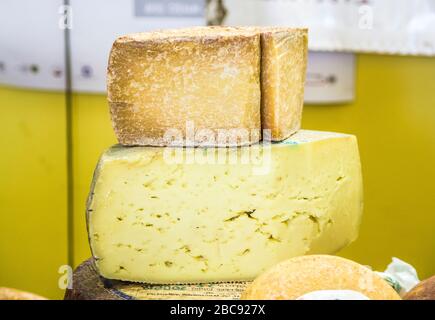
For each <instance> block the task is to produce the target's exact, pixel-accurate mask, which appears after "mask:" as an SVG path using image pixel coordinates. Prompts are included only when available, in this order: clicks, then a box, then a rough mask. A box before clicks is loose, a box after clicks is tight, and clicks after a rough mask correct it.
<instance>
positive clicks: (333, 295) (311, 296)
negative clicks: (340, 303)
mask: <svg viewBox="0 0 435 320" xmlns="http://www.w3.org/2000/svg"><path fill="white" fill-rule="evenodd" d="M296 300H370V299H369V298H368V297H367V296H366V295H364V294H362V293H361V292H358V291H354V290H319V291H313V292H309V293H307V294H304V295H303V296H301V297H299V298H297V299H296Z"/></svg>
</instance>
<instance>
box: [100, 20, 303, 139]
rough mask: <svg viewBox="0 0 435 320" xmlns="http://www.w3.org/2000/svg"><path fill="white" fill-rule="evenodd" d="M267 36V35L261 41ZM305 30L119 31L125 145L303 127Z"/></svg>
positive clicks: (118, 89)
mask: <svg viewBox="0 0 435 320" xmlns="http://www.w3.org/2000/svg"><path fill="white" fill-rule="evenodd" d="M260 39H261V41H260ZM306 64H307V30H306V29H291V28H277V27H238V28H231V27H196V28H189V29H179V30H166V31H161V32H152V33H139V34H132V35H128V36H124V37H120V38H118V39H117V40H116V42H115V43H114V45H113V48H112V52H111V55H110V61H109V72H108V98H109V104H110V108H111V114H112V122H113V126H114V129H115V133H116V135H117V137H118V140H119V142H120V143H121V144H123V145H150V146H167V145H209V146H216V145H217V146H237V145H249V144H252V143H256V142H258V141H259V140H260V139H261V134H260V130H261V129H267V130H270V131H268V132H266V134H267V136H266V138H267V139H270V134H271V139H272V140H273V141H282V140H284V139H286V138H288V137H289V136H290V135H291V134H293V133H295V132H296V131H297V130H299V129H300V124H301V117H302V107H303V95H304V82H305V72H306Z"/></svg>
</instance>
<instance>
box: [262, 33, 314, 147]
mask: <svg viewBox="0 0 435 320" xmlns="http://www.w3.org/2000/svg"><path fill="white" fill-rule="evenodd" d="M260 32H261V56H262V59H261V90H262V104H261V116H262V128H263V129H268V130H270V132H271V133H270V134H271V137H272V141H282V140H285V139H287V138H288V137H290V136H291V135H292V134H294V133H295V132H296V131H297V130H299V129H300V128H301V119H302V110H303V106H304V87H305V75H306V69H307V52H308V50H307V46H308V44H307V43H308V32H307V30H306V29H288V28H261V29H260Z"/></svg>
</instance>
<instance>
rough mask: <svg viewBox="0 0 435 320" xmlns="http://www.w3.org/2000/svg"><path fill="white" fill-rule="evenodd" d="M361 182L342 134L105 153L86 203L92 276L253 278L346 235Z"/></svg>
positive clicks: (337, 243) (339, 242)
mask: <svg viewBox="0 0 435 320" xmlns="http://www.w3.org/2000/svg"><path fill="white" fill-rule="evenodd" d="M362 207H363V201H362V178H361V166H360V160H359V154H358V146H357V140H356V138H355V137H354V136H352V135H345V134H337V133H326V132H315V131H300V132H298V133H296V134H295V135H293V136H292V137H291V138H289V139H287V140H285V141H284V142H280V143H274V144H271V145H270V144H269V145H267V144H264V145H263V144H258V145H253V146H251V147H238V148H169V147H168V148H156V147H134V148H129V147H121V146H115V147H113V148H112V149H110V150H108V151H107V152H106V153H105V154H104V155H103V156H102V158H101V160H100V162H99V165H98V167H97V169H96V172H95V176H94V180H93V184H92V190H91V193H90V196H89V201H88V206H87V215H88V217H87V219H88V232H89V240H90V245H91V249H92V252H93V256H94V258H95V259H96V265H97V267H98V269H99V272H100V273H101V275H102V276H103V277H105V278H109V279H118V280H127V281H137V282H147V283H158V284H162V283H163V284H164V283H196V282H198V283H203V282H222V281H242V280H252V279H254V278H255V277H257V276H258V275H259V274H260V273H262V272H263V271H265V270H266V269H268V268H269V267H271V266H273V265H274V264H276V263H278V262H280V261H283V260H286V259H288V258H291V257H295V256H299V255H303V254H307V253H328V254H329V253H334V252H336V251H338V250H340V249H341V248H343V247H345V246H346V245H347V244H349V243H350V242H352V241H353V240H355V239H356V237H357V235H358V229H359V225H360V219H361V215H362Z"/></svg>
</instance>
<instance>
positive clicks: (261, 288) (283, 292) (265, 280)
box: [242, 255, 401, 300]
mask: <svg viewBox="0 0 435 320" xmlns="http://www.w3.org/2000/svg"><path fill="white" fill-rule="evenodd" d="M325 290H335V291H336V290H347V291H349V290H350V291H355V292H357V293H359V294H361V295H362V296H365V297H366V298H368V299H370V300H400V299H401V298H400V296H399V295H398V293H397V292H396V291H395V290H394V289H393V288H392V287H391V286H390V285H389V284H388V283H387V282H386V281H385V280H383V279H382V278H381V277H379V276H378V275H377V274H376V273H375V272H373V271H372V270H370V269H369V268H367V267H365V266H363V265H360V264H358V263H356V262H353V261H351V260H347V259H344V258H340V257H336V256H327V255H311V256H302V257H297V258H293V259H290V260H287V261H284V262H282V263H280V264H278V265H276V266H274V267H272V268H271V269H269V270H268V271H266V272H265V273H263V274H262V275H260V276H259V277H258V278H257V279H255V280H254V282H252V283H251V284H250V285H249V286H248V288H247V289H246V291H245V292H244V293H243V294H242V300H296V299H298V298H301V297H303V296H304V295H306V294H310V293H313V292H315V291H325ZM349 300H350V299H349Z"/></svg>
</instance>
